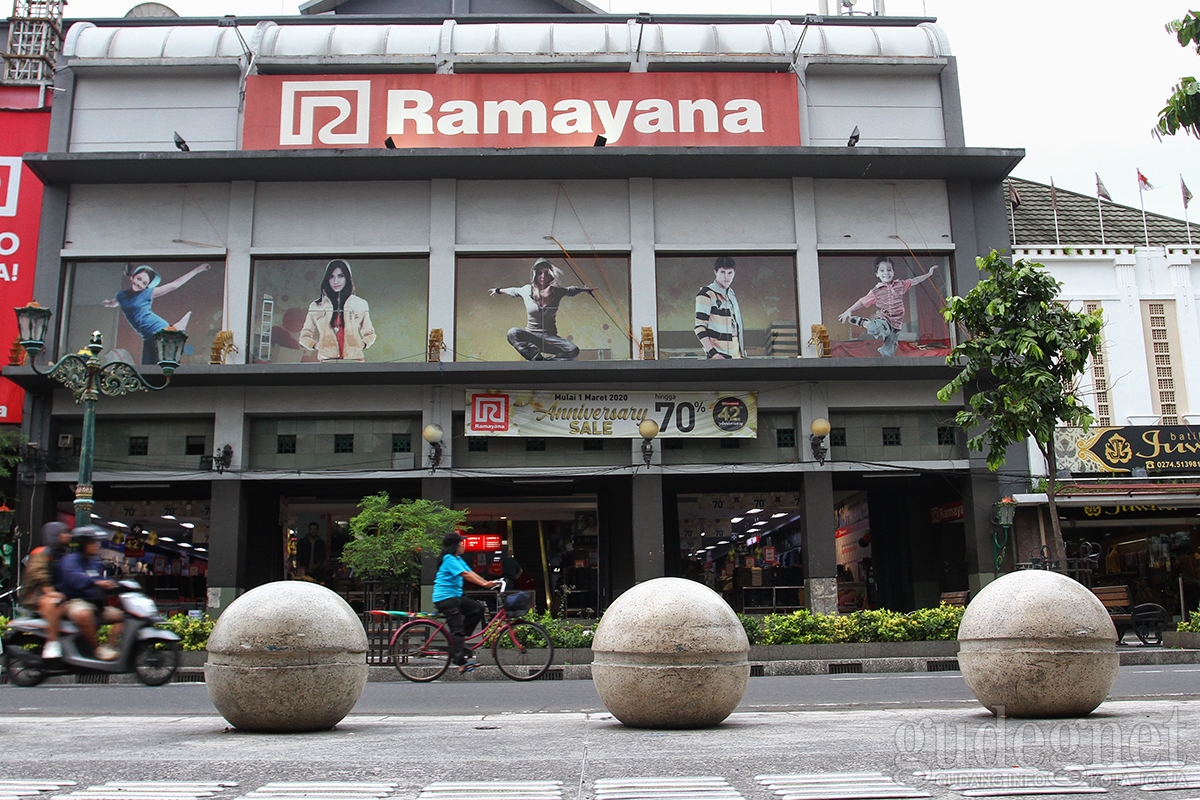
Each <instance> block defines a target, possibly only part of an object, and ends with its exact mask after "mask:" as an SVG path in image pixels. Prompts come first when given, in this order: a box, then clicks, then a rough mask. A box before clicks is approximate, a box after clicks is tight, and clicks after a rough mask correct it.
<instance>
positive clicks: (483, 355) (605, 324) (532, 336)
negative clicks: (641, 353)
mask: <svg viewBox="0 0 1200 800" xmlns="http://www.w3.org/2000/svg"><path fill="white" fill-rule="evenodd" d="M535 286H536V291H535V288H534V287H535ZM456 294H457V306H456V308H457V318H458V323H457V324H458V329H457V331H456V335H455V350H456V352H455V355H454V358H455V360H456V361H573V360H580V361H607V360H610V359H628V358H630V357H631V354H632V341H633V334H632V332H631V331H630V327H629V259H628V258H626V257H624V256H621V257H613V256H587V257H580V258H578V259H575V258H571V259H568V258H565V257H558V256H548V257H546V258H540V257H538V256H520V257H503V258H499V257H497V258H492V257H489V258H475V257H472V258H460V259H459V260H458V288H457V292H456Z"/></svg>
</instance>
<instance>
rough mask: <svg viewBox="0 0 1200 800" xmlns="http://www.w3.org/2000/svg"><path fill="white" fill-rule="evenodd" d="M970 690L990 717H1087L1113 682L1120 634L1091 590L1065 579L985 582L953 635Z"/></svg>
mask: <svg viewBox="0 0 1200 800" xmlns="http://www.w3.org/2000/svg"><path fill="white" fill-rule="evenodd" d="M958 641H959V653H958V662H959V664H960V665H961V666H962V673H963V679H964V680H966V682H967V687H968V688H969V689H970V690H971V692H972V693H973V694H974V695H975V697H976V699H978V700H979V702H980V703H982V704H983V705H984V706H986V707H987V708H988V709H990V710H991V711H992V713H994V714H999V715H1003V716H1009V717H1076V716H1083V715H1085V714H1089V713H1091V712H1092V711H1094V710H1095V709H1096V707H1097V706H1099V705H1100V704H1101V703H1102V702H1104V698H1106V697H1107V696H1108V693H1109V691H1110V690H1111V689H1112V686H1113V683H1114V682H1115V681H1116V679H1117V667H1118V666H1119V663H1120V661H1119V656H1118V655H1117V648H1116V642H1117V630H1116V627H1115V626H1114V625H1113V623H1112V619H1111V618H1110V617H1109V615H1108V612H1107V611H1106V610H1105V609H1104V605H1103V604H1102V603H1101V602H1100V601H1099V600H1098V599H1096V596H1095V595H1094V594H1092V592H1091V591H1090V590H1089V589H1087V588H1086V587H1084V586H1083V585H1082V584H1080V583H1079V582H1078V581H1074V580H1072V579H1070V578H1068V577H1066V576H1065V575H1060V574H1059V573H1057V572H1047V571H1045V570H1024V571H1021V572H1013V573H1010V574H1008V575H1005V576H1003V577H1001V578H999V579H997V580H995V581H993V582H992V583H990V584H988V585H987V586H986V587H984V589H983V590H982V591H981V592H980V593H979V594H978V596H976V598H975V599H974V600H972V601H971V604H970V605H969V606H967V610H966V612H965V613H964V614H963V619H962V624H961V625H960V626H959V629H958Z"/></svg>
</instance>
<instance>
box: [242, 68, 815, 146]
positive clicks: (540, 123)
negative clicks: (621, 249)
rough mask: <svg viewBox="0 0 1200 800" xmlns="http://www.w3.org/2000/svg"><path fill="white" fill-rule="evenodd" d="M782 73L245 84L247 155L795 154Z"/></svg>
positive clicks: (795, 130) (795, 121)
mask: <svg viewBox="0 0 1200 800" xmlns="http://www.w3.org/2000/svg"><path fill="white" fill-rule="evenodd" d="M799 120H800V116H799V100H798V94H797V87H796V78H795V76H794V75H791V74H788V73H765V72H744V73H728V72H693V73H679V72H671V73H595V72H590V73H588V72H580V73H540V74H512V73H505V74H486V73H484V74H469V75H419V74H389V75H305V76H295V75H252V76H250V77H249V78H247V80H246V112H245V124H244V127H243V131H242V149H244V150H286V149H294V148H304V149H315V148H339V149H345V148H382V147H384V146H385V141H386V140H388V139H390V140H391V142H390V145H392V146H395V147H397V148H411V147H502V148H507V147H591V146H592V145H594V144H596V137H597V136H603V137H604V138H605V140H606V142H605V143H606V145H607V146H608V147H613V146H628V147H697V146H700V147H704V146H708V147H731V146H732V147H772V146H774V147H789V146H790V147H795V146H798V145H799V144H800V121H799Z"/></svg>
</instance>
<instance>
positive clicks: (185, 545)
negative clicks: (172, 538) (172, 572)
mask: <svg viewBox="0 0 1200 800" xmlns="http://www.w3.org/2000/svg"><path fill="white" fill-rule="evenodd" d="M179 546H180V547H191V545H190V544H188V543H187V542H180V543H179Z"/></svg>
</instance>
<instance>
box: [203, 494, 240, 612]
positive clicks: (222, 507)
mask: <svg viewBox="0 0 1200 800" xmlns="http://www.w3.org/2000/svg"><path fill="white" fill-rule="evenodd" d="M211 503H212V506H211V513H210V520H211V525H210V528H209V534H208V613H209V614H211V615H212V616H214V617H215V616H219V615H220V614H221V612H222V611H224V610H225V609H226V608H228V607H229V604H230V603H232V602H233V601H234V600H235V599H237V596H238V595H240V594H241V593H242V592H243V591H245V588H246V585H245V579H244V575H245V570H246V547H247V541H248V539H249V527H250V526H249V525H248V524H247V520H246V513H247V510H248V503H247V501H246V489H245V482H244V481H242V480H240V479H238V478H236V477H233V476H231V479H230V480H214V481H213V484H212V500H211Z"/></svg>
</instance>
